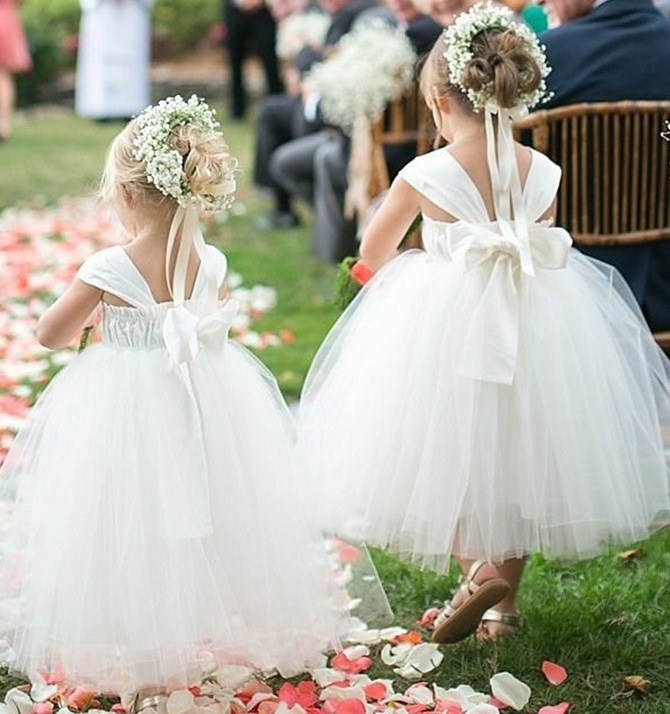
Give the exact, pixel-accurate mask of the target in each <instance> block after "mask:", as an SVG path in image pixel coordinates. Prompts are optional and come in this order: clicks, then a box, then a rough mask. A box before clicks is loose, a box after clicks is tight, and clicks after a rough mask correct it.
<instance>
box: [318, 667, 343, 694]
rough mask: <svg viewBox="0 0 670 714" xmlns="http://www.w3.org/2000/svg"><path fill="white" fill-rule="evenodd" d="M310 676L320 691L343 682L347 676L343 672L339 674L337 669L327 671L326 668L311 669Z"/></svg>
mask: <svg viewBox="0 0 670 714" xmlns="http://www.w3.org/2000/svg"><path fill="white" fill-rule="evenodd" d="M311 674H312V679H313V680H314V681H315V682H316V684H317V685H318V686H319V687H321V688H322V689H323V688H325V687H328V686H330V685H331V684H334V683H335V682H343V681H344V680H345V679H346V678H347V675H346V674H345V673H344V672H340V671H339V670H337V669H329V668H327V667H322V668H321V669H313V670H312V672H311Z"/></svg>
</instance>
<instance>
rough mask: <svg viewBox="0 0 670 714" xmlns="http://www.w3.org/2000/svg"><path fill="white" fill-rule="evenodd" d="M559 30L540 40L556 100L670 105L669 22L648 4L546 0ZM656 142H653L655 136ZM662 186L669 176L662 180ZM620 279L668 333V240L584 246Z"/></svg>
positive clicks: (638, 0)
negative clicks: (669, 101) (665, 102)
mask: <svg viewBox="0 0 670 714" xmlns="http://www.w3.org/2000/svg"><path fill="white" fill-rule="evenodd" d="M547 6H548V9H549V12H550V13H551V14H552V15H553V16H554V17H555V18H557V19H558V20H559V21H560V22H561V23H562V24H561V26H560V27H557V28H556V29H553V30H549V31H548V32H545V33H543V34H542V35H540V39H541V41H542V42H543V43H544V44H545V45H546V53H547V61H548V63H549V65H550V66H551V67H552V68H553V69H552V72H551V74H550V75H549V77H548V78H547V85H548V88H549V89H550V90H551V91H553V93H554V96H553V97H552V99H551V100H550V101H549V102H548V103H547V104H546V105H545V106H546V107H555V106H564V105H567V104H575V103H577V102H613V101H619V100H626V99H629V100H644V99H650V100H663V99H670V72H667V71H664V70H662V69H661V68H667V67H670V23H668V21H667V20H666V19H665V18H664V17H663V16H662V15H661V14H660V12H659V11H658V10H657V9H656V8H655V7H654V4H653V2H652V0H596V2H594V0H547ZM652 140H653V141H657V140H658V138H657V137H652ZM662 180H663V182H664V186H663V188H664V187H665V182H667V180H668V177H667V176H665V177H664V178H663V179H662ZM581 250H582V251H583V252H585V253H587V254H588V255H591V256H593V257H595V258H598V259H600V260H603V261H605V262H607V263H610V264H611V265H614V266H615V267H616V268H618V269H619V271H620V272H621V273H622V274H623V276H624V278H625V279H626V280H627V281H628V283H629V285H630V287H631V288H632V290H633V293H634V294H635V297H636V299H637V300H638V301H639V303H640V305H642V307H643V309H644V311H645V313H646V316H647V319H648V321H649V324H650V326H651V327H652V329H654V330H667V329H670V241H660V242H657V243H646V244H642V245H631V246H615V247H599V248H591V247H589V248H586V247H584V248H581Z"/></svg>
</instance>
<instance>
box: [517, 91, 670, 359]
mask: <svg viewBox="0 0 670 714" xmlns="http://www.w3.org/2000/svg"><path fill="white" fill-rule="evenodd" d="M669 118H670V101H625V102H598V103H592V104H585V103H584V104H574V105H571V106H566V107H558V108H556V109H548V110H541V111H538V112H534V113H533V114H530V115H529V116H528V117H526V118H524V119H521V120H520V121H518V122H516V124H515V133H516V135H517V138H520V139H522V140H523V139H527V137H528V136H529V135H530V143H531V144H532V146H533V147H534V148H535V149H537V150H538V151H541V152H542V153H544V154H547V155H548V156H549V157H550V158H551V159H553V160H554V161H556V163H558V164H559V165H560V166H561V167H562V168H563V175H564V176H563V181H562V183H561V188H560V190H559V194H558V213H557V223H558V224H559V225H561V226H564V227H565V228H567V229H568V230H569V231H570V233H571V234H572V237H573V238H574V240H575V243H577V244H578V245H579V244H581V245H585V246H614V245H634V244H640V243H646V242H652V241H657V240H669V239H670V142H668V141H664V140H663V138H662V137H661V133H662V132H663V131H665V130H666V128H667V121H668V119H669ZM655 139H656V140H655ZM525 143H528V141H526V142H525ZM654 337H655V338H656V341H657V342H658V343H659V344H660V345H661V347H663V348H664V349H670V331H669V332H663V333H657V334H655V335H654Z"/></svg>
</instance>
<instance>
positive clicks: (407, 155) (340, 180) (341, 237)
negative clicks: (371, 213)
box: [271, 0, 443, 261]
mask: <svg viewBox="0 0 670 714" xmlns="http://www.w3.org/2000/svg"><path fill="white" fill-rule="evenodd" d="M383 10H386V12H387V13H388V16H389V18H390V21H391V22H392V23H393V24H394V25H395V26H396V27H397V28H398V30H400V31H402V32H404V33H405V35H406V37H407V38H408V39H409V41H410V43H411V44H412V46H413V48H414V50H415V52H416V53H417V55H418V56H421V55H423V54H425V53H426V52H427V51H428V50H430V48H431V47H432V46H433V44H434V43H435V41H436V39H437V38H438V37H439V36H440V33H441V32H442V29H443V28H442V27H441V26H440V25H438V24H437V23H436V22H435V21H434V20H432V19H431V18H430V17H428V16H427V15H424V14H422V13H420V12H419V11H418V10H417V9H416V7H415V6H414V5H413V4H412V2H411V0H385V2H384V6H380V8H375V9H371V10H367V11H366V12H364V13H362V14H361V15H360V17H359V18H358V20H357V21H356V25H357V26H358V25H359V24H362V23H365V22H367V21H370V20H371V19H373V18H380V17H383V15H382V14H381V11H383ZM349 149H350V145H349V140H348V138H347V137H345V136H343V135H342V134H341V133H340V132H338V131H335V130H327V131H322V132H319V133H317V134H313V135H311V136H309V137H303V138H300V139H295V140H294V141H291V142H288V143H286V144H284V145H283V146H282V147H280V148H279V149H278V150H277V151H276V152H275V153H274V155H273V157H272V161H271V172H272V175H273V176H274V178H275V180H276V181H277V182H278V183H279V184H280V185H282V186H283V187H284V188H285V189H286V190H287V191H288V192H290V193H292V194H293V195H296V196H299V197H300V198H303V199H304V200H305V201H307V202H308V203H310V204H312V205H313V207H314V229H313V234H314V239H313V250H314V254H315V255H316V256H317V257H319V258H323V259H325V260H330V261H338V260H340V259H341V258H343V257H345V256H346V255H350V254H351V253H352V252H355V249H356V243H355V236H356V224H355V221H352V220H348V219H347V218H345V216H344V195H345V193H346V190H347V167H348V163H349ZM415 155H416V144H415V143H411V144H401V145H397V146H393V147H389V149H388V151H387V155H386V160H387V164H388V167H389V172H390V174H391V176H392V177H394V176H395V175H396V173H397V172H398V171H399V170H400V169H401V168H402V167H403V166H404V165H405V164H406V163H407V162H408V161H410V160H411V159H412V158H414V156H415Z"/></svg>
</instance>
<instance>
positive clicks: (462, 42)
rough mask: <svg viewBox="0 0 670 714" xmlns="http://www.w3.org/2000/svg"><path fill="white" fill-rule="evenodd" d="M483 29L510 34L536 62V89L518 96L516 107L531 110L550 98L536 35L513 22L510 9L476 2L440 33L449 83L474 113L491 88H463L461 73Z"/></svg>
mask: <svg viewBox="0 0 670 714" xmlns="http://www.w3.org/2000/svg"><path fill="white" fill-rule="evenodd" d="M486 30H500V31H501V32H505V31H507V32H513V33H514V34H515V35H516V36H517V37H519V38H521V39H522V40H523V41H524V43H525V44H526V48H527V50H528V51H529V52H530V54H531V55H532V56H533V58H534V59H535V61H536V62H537V66H538V67H539V69H540V76H541V81H540V85H539V87H538V88H537V89H536V90H535V91H533V92H527V93H525V94H521V95H519V104H518V106H525V107H528V108H530V107H533V106H535V105H536V104H538V103H540V102H542V101H546V100H547V99H549V97H550V96H551V95H550V94H549V93H548V92H547V85H546V82H545V79H546V78H547V76H548V75H549V73H550V72H551V67H549V65H548V64H547V58H546V56H545V54H544V50H545V47H544V46H543V45H541V44H540V42H539V40H538V39H537V36H536V35H535V34H534V33H533V32H532V30H530V29H529V28H528V27H526V26H525V25H521V24H519V23H518V22H515V21H514V14H513V13H512V11H511V10H510V9H509V8H506V7H501V6H500V5H494V4H492V3H490V2H486V3H478V4H477V5H475V6H474V7H472V8H471V9H470V10H468V11H467V12H464V13H461V14H460V15H459V16H458V17H457V18H456V21H455V22H454V24H453V25H451V26H450V27H448V28H447V29H446V30H445V31H444V33H443V39H444V43H445V45H446V46H447V50H446V52H445V53H444V54H443V57H444V58H445V59H446V60H447V66H448V67H449V81H450V82H451V83H452V84H453V85H454V86H456V87H459V88H460V90H461V91H462V92H463V93H464V94H467V96H468V99H469V100H470V101H471V102H472V104H473V106H474V108H475V111H481V110H482V109H484V108H485V107H486V105H487V104H488V103H489V102H490V101H491V99H492V97H493V86H492V85H491V84H488V85H487V86H485V87H483V88H482V89H480V90H478V91H475V90H474V89H472V88H466V87H464V86H463V72H464V71H465V69H466V67H467V66H468V64H469V63H470V62H471V61H472V60H473V59H474V54H473V52H472V41H473V40H474V39H475V37H476V36H477V35H479V34H480V33H481V32H485V31H486Z"/></svg>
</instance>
